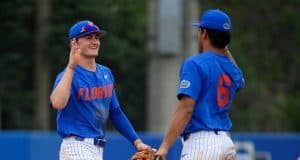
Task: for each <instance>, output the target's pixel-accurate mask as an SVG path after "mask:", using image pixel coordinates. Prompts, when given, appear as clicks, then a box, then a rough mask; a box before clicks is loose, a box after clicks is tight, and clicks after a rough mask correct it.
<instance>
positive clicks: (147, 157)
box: [130, 148, 155, 160]
mask: <svg viewBox="0 0 300 160" xmlns="http://www.w3.org/2000/svg"><path fill="white" fill-rule="evenodd" d="M154 154H155V151H154V150H153V149H151V148H149V149H145V150H141V151H137V152H136V153H135V154H134V155H133V156H132V157H131V158H130V160H153V159H154Z"/></svg>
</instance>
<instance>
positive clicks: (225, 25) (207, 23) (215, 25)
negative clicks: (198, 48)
mask: <svg viewBox="0 0 300 160" xmlns="http://www.w3.org/2000/svg"><path fill="white" fill-rule="evenodd" d="M192 26H194V27H199V28H207V29H212V30H218V31H224V32H230V30H231V21H230V17H229V16H228V15H227V14H226V13H224V12H222V11H221V10H219V9H213V10H207V11H206V12H204V13H203V15H202V17H201V18H200V20H199V22H196V23H192Z"/></svg>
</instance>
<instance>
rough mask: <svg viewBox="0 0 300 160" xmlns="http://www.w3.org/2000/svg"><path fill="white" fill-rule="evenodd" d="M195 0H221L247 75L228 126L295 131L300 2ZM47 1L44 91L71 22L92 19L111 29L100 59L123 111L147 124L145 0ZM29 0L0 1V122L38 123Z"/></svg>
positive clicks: (214, 4) (205, 2)
mask: <svg viewBox="0 0 300 160" xmlns="http://www.w3.org/2000/svg"><path fill="white" fill-rule="evenodd" d="M199 1H200V5H201V6H200V8H201V10H205V9H208V8H220V9H222V10H225V11H226V12H228V13H229V14H230V15H231V17H232V21H233V38H232V43H231V45H230V48H231V50H232V53H233V54H234V56H235V58H236V59H237V61H238V64H239V66H240V67H241V68H242V69H243V71H244V74H245V77H246V88H245V89H244V90H242V91H241V92H240V93H239V95H238V96H237V97H236V99H235V101H234V104H233V110H232V112H231V114H232V116H231V117H233V121H234V124H235V125H234V127H233V129H234V130H235V131H300V119H299V118H298V115H300V109H299V106H300V98H298V97H299V95H300V93H299V92H300V77H299V76H297V70H298V68H300V54H298V50H299V44H300V36H299V35H300V22H299V21H297V18H298V17H297V16H298V15H299V13H300V10H299V9H298V8H297V6H300V2H298V1H294V0H286V1H284V3H281V2H280V1H276V0H275V1H272V2H268V1H266V2H265V1H258V0H244V1H235V0H231V1H209V0H199ZM51 2H52V3H51V6H52V7H51V8H52V10H50V13H51V18H50V21H49V24H48V27H49V32H48V33H49V34H48V36H47V38H45V39H43V41H45V42H46V44H47V45H45V48H44V47H43V49H42V50H43V51H44V53H43V54H44V55H43V56H45V58H44V60H45V62H42V65H45V64H49V70H48V72H49V73H48V74H49V77H50V78H49V85H50V86H48V88H49V89H48V90H49V93H48V94H50V90H51V89H52V85H53V81H54V79H55V76H56V75H57V73H58V72H59V71H60V70H61V68H63V67H64V66H65V64H66V62H67V60H68V55H69V48H68V44H69V41H68V37H67V34H68V30H69V27H70V26H71V25H72V24H74V23H75V22H76V21H79V20H83V19H90V20H92V21H94V22H95V23H97V24H99V25H100V27H101V28H103V29H105V30H107V31H108V35H107V36H106V37H105V38H104V39H103V40H102V41H101V43H102V45H101V50H100V56H99V57H98V59H97V61H98V62H99V63H102V64H104V65H107V66H109V67H110V68H111V69H112V70H113V72H114V73H115V76H116V77H115V79H116V84H117V92H118V95H119V100H120V103H121V104H122V107H123V109H124V111H125V112H126V114H127V115H128V116H129V118H130V120H132V121H134V124H135V127H136V128H137V129H138V130H144V129H145V128H144V126H145V125H144V123H145V120H146V119H145V115H146V114H145V111H146V110H145V107H146V98H145V97H146V95H145V88H146V67H147V56H148V55H147V50H146V43H147V42H146V39H147V38H146V36H147V34H146V33H147V29H146V26H147V24H146V22H147V12H146V8H147V6H146V5H147V1H134V0H101V1H99V0H85V1H79V0H63V1H61V0H52V1H51ZM34 4H35V1H34V0H22V1H17V0H15V1H12V0H2V1H1V2H0V9H1V17H0V18H1V25H0V34H1V36H2V38H1V40H0V41H1V45H0V50H1V58H0V72H1V78H0V116H1V121H0V125H1V128H2V129H38V128H40V127H38V126H37V125H33V124H36V121H37V120H36V118H35V116H34V115H35V114H36V110H35V107H34V105H35V102H36V101H37V99H39V98H40V97H39V96H40V95H39V94H35V93H38V92H36V90H35V89H36V88H35V86H36V84H35V83H37V82H38V81H37V80H36V79H35V78H34V77H35V76H34V75H35V72H34V71H35V67H36V65H33V64H36V63H35V62H36V61H35V59H36V58H37V57H36V54H35V53H36V51H37V47H38V46H36V44H37V43H40V42H37V38H36V37H37V35H36V34H40V33H39V32H38V25H36V24H37V22H38V21H37V20H36V18H37V16H36V14H37V13H38V11H37V10H38V9H42V8H37V9H36V8H35V7H34ZM258 4H259V5H258ZM37 7H38V6H37ZM7 8H8V9H7ZM47 23H48V22H47ZM46 26H47V25H46ZM43 43H44V42H43ZM40 47H41V46H40ZM42 72H43V71H42ZM46 72H47V71H46ZM37 75H38V74H37ZM39 78H41V77H39ZM42 83H43V81H42ZM44 83H45V82H44ZM47 83H48V82H47ZM46 88H47V87H46ZM36 109H37V108H36ZM48 111H49V113H51V120H50V123H51V127H50V128H51V129H54V128H55V112H54V111H52V110H51V109H48Z"/></svg>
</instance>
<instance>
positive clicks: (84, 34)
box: [70, 30, 107, 39]
mask: <svg viewBox="0 0 300 160" xmlns="http://www.w3.org/2000/svg"><path fill="white" fill-rule="evenodd" d="M92 33H98V35H99V37H104V36H105V35H106V34H107V32H106V31H105V30H101V31H99V32H96V31H90V32H85V33H83V34H80V35H78V36H74V37H72V38H80V37H84V36H86V35H88V34H92ZM72 38H70V39H72Z"/></svg>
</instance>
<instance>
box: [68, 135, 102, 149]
mask: <svg viewBox="0 0 300 160" xmlns="http://www.w3.org/2000/svg"><path fill="white" fill-rule="evenodd" d="M68 137H74V139H75V140H76V141H85V140H87V141H88V142H91V143H93V144H94V145H96V146H100V147H102V148H104V146H105V144H106V140H105V139H102V138H84V137H80V136H75V135H70V136H66V137H64V138H68Z"/></svg>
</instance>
